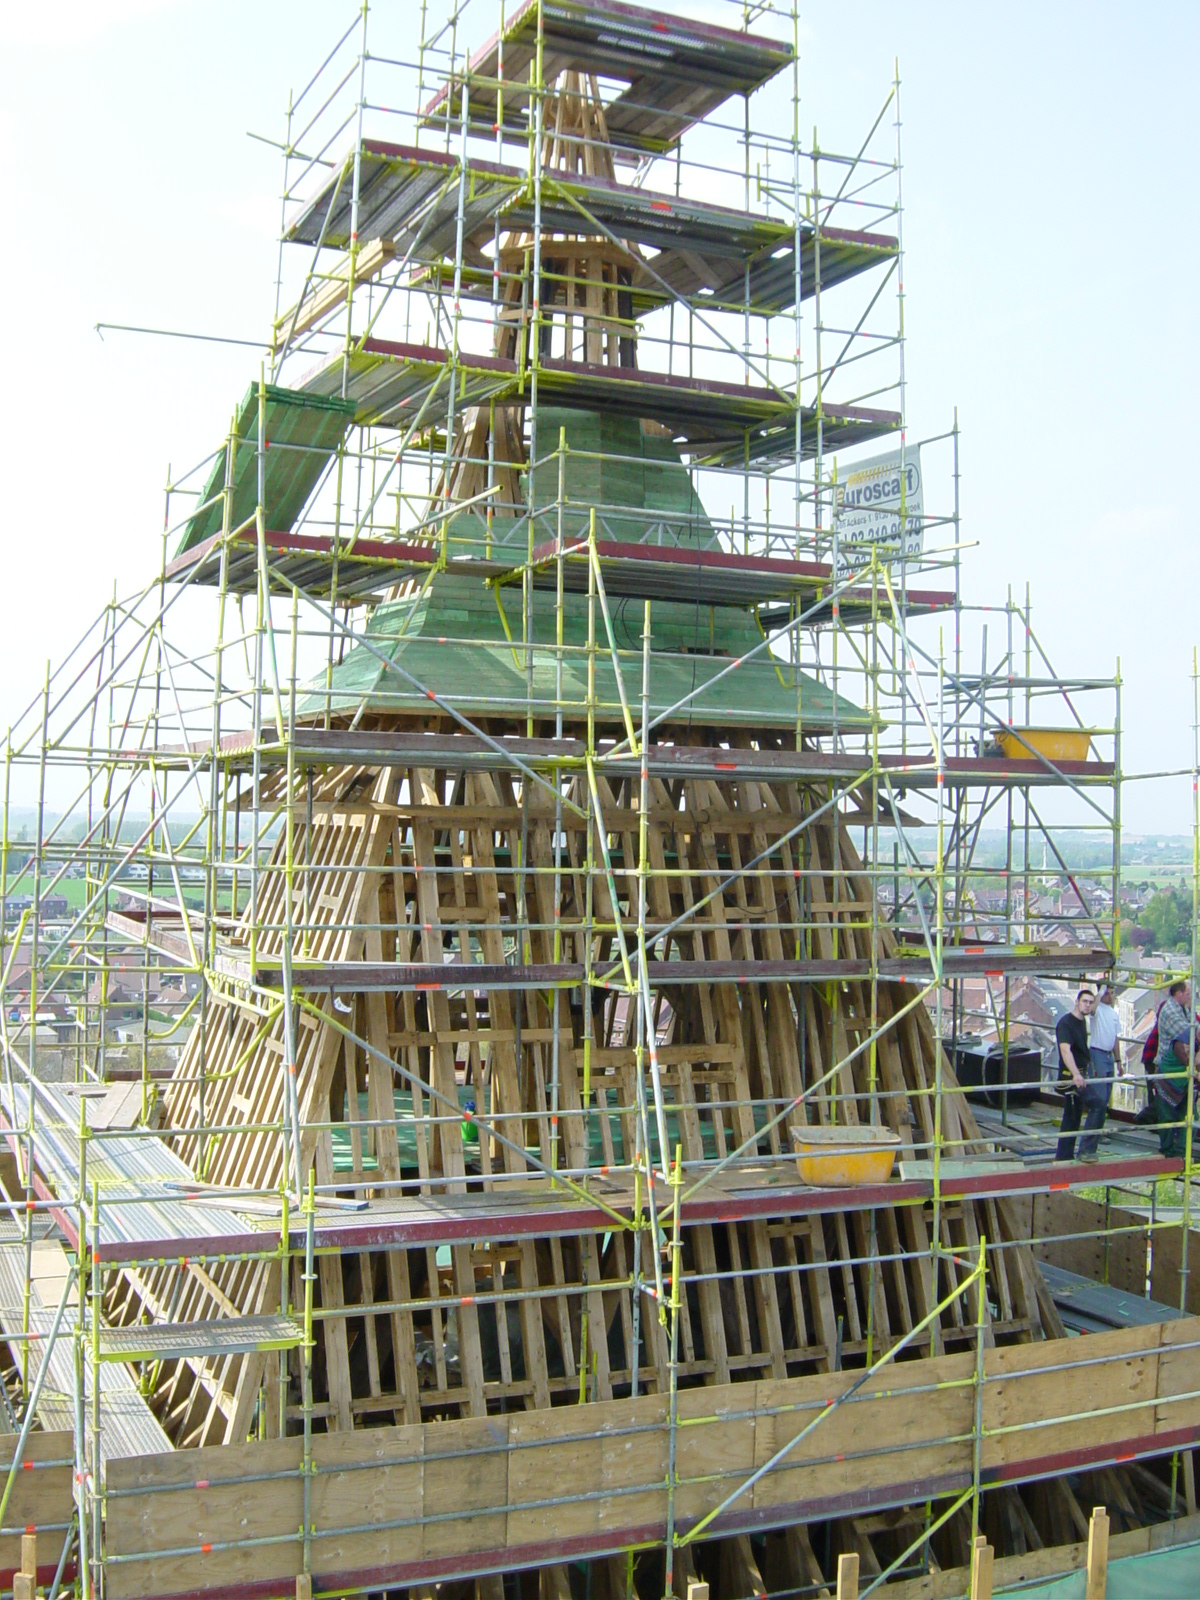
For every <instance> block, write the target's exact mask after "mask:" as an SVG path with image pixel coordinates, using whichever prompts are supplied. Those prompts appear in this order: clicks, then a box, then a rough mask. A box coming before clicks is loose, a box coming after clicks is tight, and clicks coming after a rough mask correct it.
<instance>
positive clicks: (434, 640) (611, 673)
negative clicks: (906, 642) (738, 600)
mask: <svg viewBox="0 0 1200 1600" xmlns="http://www.w3.org/2000/svg"><path fill="white" fill-rule="evenodd" d="M535 600H536V605H535V612H534V630H533V632H534V642H533V647H532V651H531V652H528V653H527V651H526V650H525V648H524V646H523V645H522V643H521V593H520V589H519V588H518V587H517V586H515V585H507V586H502V587H500V588H498V589H491V588H489V587H488V586H487V585H486V584H484V583H483V582H482V581H479V582H476V581H475V580H474V579H472V578H468V577H463V576H461V575H460V574H449V573H440V574H438V575H437V576H436V577H435V578H434V579H433V581H432V583H431V584H430V585H429V588H428V590H427V591H426V593H425V594H424V595H422V596H419V597H417V598H416V599H405V600H399V601H395V602H392V603H390V604H387V605H381V606H379V607H377V608H376V610H375V612H374V613H373V615H372V617H371V619H370V622H369V623H368V625H367V629H366V640H367V642H366V643H364V644H360V645H357V646H356V647H355V648H353V649H351V650H349V651H348V652H347V654H346V656H345V657H344V659H343V660H342V662H341V663H340V664H339V665H338V666H337V667H336V668H335V669H334V672H333V677H332V685H331V692H330V700H329V709H330V711H331V712H332V713H333V714H334V715H335V716H336V715H339V714H345V713H353V712H355V711H357V710H358V708H359V707H360V705H361V704H362V702H363V701H364V700H366V702H367V705H368V707H369V709H370V710H372V711H375V712H393V713H405V712H407V713H409V714H411V713H413V712H421V713H427V712H429V711H430V710H431V709H432V708H431V705H430V702H429V698H428V694H427V691H428V690H433V691H434V692H435V693H436V694H437V695H438V697H439V699H441V700H444V701H446V702H448V703H449V704H450V705H452V706H454V707H455V708H456V709H457V710H459V711H461V712H463V713H464V714H465V715H468V716H471V717H473V718H474V717H515V716H525V715H527V714H532V715H533V716H534V717H536V718H538V719H541V720H545V719H546V718H550V717H553V716H554V714H555V709H556V694H555V685H556V674H557V650H556V645H555V642H554V632H555V617H554V597H553V595H550V594H544V593H541V592H539V593H538V594H537V595H536V597H535ZM501 608H503V618H502V616H501ZM597 611H598V612H599V606H597ZM733 615H734V618H735V619H737V620H736V621H732V620H731V619H730V618H729V615H728V608H725V607H722V608H720V609H719V610H718V609H717V608H715V607H695V606H688V605H681V604H679V603H677V602H674V601H667V602H657V603H655V605H654V606H653V608H652V611H651V651H652V654H651V666H650V712H651V715H652V716H654V715H657V714H658V713H659V712H661V711H665V710H667V709H668V708H669V707H672V706H674V705H676V704H677V703H678V702H679V701H680V700H682V699H684V697H685V696H693V695H694V698H692V699H690V700H689V704H688V707H687V709H686V710H684V711H683V712H681V713H680V714H679V717H678V721H679V722H680V723H685V724H686V723H688V722H691V723H693V724H695V725H696V726H698V727H700V726H703V727H711V726H714V725H723V724H724V725H733V724H736V725H738V726H743V727H766V726H771V727H786V728H794V727H795V725H796V722H797V718H798V717H799V720H800V722H801V725H802V726H803V727H804V728H806V729H810V730H812V731H821V730H826V729H828V728H830V727H831V726H832V723H833V696H832V695H831V693H830V691H829V690H828V689H827V688H826V687H825V685H824V684H820V683H818V682H816V680H815V679H813V678H810V677H808V676H807V675H806V674H799V675H797V674H794V672H793V669H792V668H791V667H790V666H789V665H788V664H787V663H786V662H782V661H779V660H777V659H776V658H775V657H773V656H771V655H770V654H769V653H768V652H766V651H764V652H762V653H761V654H760V655H759V656H757V657H755V659H754V660H752V661H746V662H744V663H743V664H742V665H741V666H739V667H737V668H736V670H735V671H733V672H731V673H730V674H729V675H728V677H726V678H723V679H722V680H721V682H720V683H718V684H716V685H715V687H714V688H713V689H711V690H707V691H706V690H705V688H704V686H705V685H706V684H707V683H709V682H710V681H711V680H712V679H714V678H715V677H716V676H717V675H718V674H719V673H720V672H722V671H723V670H724V669H725V668H727V667H729V666H730V665H731V663H732V661H733V660H734V659H735V658H736V657H738V656H740V655H742V654H744V653H745V652H746V651H748V650H750V649H752V648H753V647H754V646H755V645H757V644H761V642H762V635H761V634H760V633H759V631H758V629H757V627H756V625H755V623H754V620H753V618H752V617H751V616H749V615H748V614H743V613H738V612H735V613H734V614H733ZM642 616H643V606H642V602H641V601H631V600H622V601H618V602H616V603H615V604H614V605H613V607H612V619H613V631H614V634H615V637H616V643H617V651H618V659H619V661H620V664H621V674H622V679H623V682H624V686H625V695H626V698H627V700H628V701H629V702H630V705H631V707H633V709H634V715H635V719H636V718H637V717H638V716H639V715H640V697H641V680H642V645H641V629H642ZM563 621H564V627H563V645H564V650H563V715H564V718H565V720H566V721H567V722H568V723H571V722H574V723H578V722H579V721H581V720H582V718H583V717H584V715H585V713H586V706H587V689H588V684H587V598H586V596H582V595H568V596H566V597H565V600H564V619H563ZM506 623H507V629H508V633H509V634H511V635H512V640H513V642H512V643H510V642H509V639H508V636H507V634H506V631H505V624H506ZM596 630H597V645H596V666H595V689H596V715H597V719H598V721H599V722H600V723H602V724H604V725H606V726H611V725H612V724H614V723H619V722H620V720H621V701H620V693H619V690H618V687H617V678H616V670H615V668H614V666H613V661H612V655H611V652H610V651H609V648H608V641H607V637H606V635H605V631H604V624H603V618H602V616H600V615H599V614H598V615H597V619H596ZM718 640H719V641H720V642H719V644H718V642H717V641H718ZM714 648H717V649H719V650H720V652H721V653H719V654H715V655H714V654H711V653H709V652H711V651H712V650H713V649H714ZM530 653H531V654H532V657H533V661H532V668H533V684H532V701H531V699H530V685H529V663H528V660H527V655H528V654H530ZM389 662H395V663H396V664H397V666H399V667H400V668H401V669H402V671H401V672H395V671H393V670H391V668H390V667H389V665H388V663H389ZM413 680H415V682H414V681H413ZM309 687H310V691H311V692H310V693H309V694H308V695H307V696H306V697H305V698H304V699H303V700H302V701H301V703H300V705H299V706H298V708H297V709H298V711H299V713H300V714H301V715H302V716H303V715H313V714H315V713H319V712H321V711H323V710H324V709H325V705H326V697H325V693H324V692H323V685H320V684H318V683H313V684H310V686H309ZM697 690H699V691H701V692H700V693H698V694H696V693H695V691H697ZM673 720H674V719H673ZM837 720H838V724H839V726H840V727H841V728H843V729H845V730H847V731H849V729H851V728H860V729H861V728H864V727H866V726H868V724H869V719H868V717H867V715H866V713H865V712H863V711H862V710H861V709H860V708H859V707H858V706H856V705H854V704H852V703H851V702H850V701H848V700H845V699H842V698H841V697H839V699H838V702H837Z"/></svg>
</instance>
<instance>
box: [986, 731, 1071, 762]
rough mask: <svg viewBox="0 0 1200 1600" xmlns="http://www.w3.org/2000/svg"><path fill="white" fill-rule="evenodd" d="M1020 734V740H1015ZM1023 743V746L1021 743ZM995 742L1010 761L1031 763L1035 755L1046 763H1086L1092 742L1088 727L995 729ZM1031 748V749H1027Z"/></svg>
mask: <svg viewBox="0 0 1200 1600" xmlns="http://www.w3.org/2000/svg"><path fill="white" fill-rule="evenodd" d="M1017 734H1020V736H1021V738H1020V739H1018V738H1017V737H1016V735H1017ZM1021 739H1024V740H1025V744H1022V743H1021ZM996 743H997V744H998V745H999V746H1000V748H1001V750H1003V751H1004V754H1005V755H1006V756H1007V757H1008V758H1009V760H1010V761H1033V760H1035V759H1036V758H1035V757H1034V755H1033V750H1036V751H1037V753H1038V755H1042V756H1045V758H1046V760H1047V761H1086V760H1087V758H1088V750H1089V748H1090V746H1091V743H1092V730H1091V729H1090V728H998V729H997V730H996ZM1029 745H1032V747H1033V750H1030V749H1028V748H1027V746H1029Z"/></svg>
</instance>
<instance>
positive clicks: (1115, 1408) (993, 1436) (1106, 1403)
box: [982, 1326, 1161, 1469]
mask: <svg viewBox="0 0 1200 1600" xmlns="http://www.w3.org/2000/svg"><path fill="white" fill-rule="evenodd" d="M1160 1331H1161V1329H1160V1327H1159V1326H1154V1327H1149V1328H1136V1329H1119V1330H1117V1331H1114V1332H1112V1333H1097V1334H1091V1335H1089V1337H1088V1338H1087V1340H1086V1341H1085V1342H1083V1343H1082V1344H1080V1343H1078V1342H1076V1341H1074V1340H1073V1341H1071V1343H1070V1344H1065V1343H1064V1342H1062V1341H1059V1340H1052V1341H1049V1342H1048V1343H1044V1344H1040V1345H1014V1346H1009V1347H1007V1348H1005V1349H1003V1350H991V1351H988V1352H987V1354H986V1357H985V1369H986V1372H987V1378H988V1381H987V1383H986V1385H985V1387H984V1392H983V1427H984V1441H983V1448H982V1460H983V1464H984V1466H985V1468H988V1469H992V1468H998V1467H1003V1466H1004V1465H1006V1464H1007V1463H1009V1462H1014V1461H1021V1460H1027V1459H1030V1458H1033V1457H1047V1456H1054V1455H1057V1454H1059V1453H1064V1452H1065V1453H1070V1452H1074V1451H1079V1450H1083V1449H1088V1448H1091V1447H1096V1446H1103V1445H1111V1444H1117V1443H1120V1442H1122V1441H1124V1440H1129V1439H1138V1438H1145V1437H1147V1436H1150V1435H1152V1434H1153V1433H1154V1431H1155V1409H1156V1408H1155V1401H1156V1398H1157V1390H1158V1344H1159V1335H1160ZM1073 1363H1075V1364H1073ZM1083 1363H1086V1364H1083Z"/></svg>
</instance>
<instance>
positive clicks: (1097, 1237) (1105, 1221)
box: [1013, 1194, 1200, 1316]
mask: <svg viewBox="0 0 1200 1600" xmlns="http://www.w3.org/2000/svg"><path fill="white" fill-rule="evenodd" d="M1013 1215H1014V1217H1015V1219H1016V1223H1017V1227H1018V1229H1019V1230H1020V1233H1021V1235H1022V1236H1023V1237H1025V1238H1027V1239H1029V1240H1030V1241H1031V1243H1032V1246H1033V1253H1034V1256H1035V1257H1036V1259H1037V1260H1038V1261H1048V1262H1049V1263H1050V1264H1051V1265H1052V1266H1055V1267H1064V1268H1065V1269H1066V1270H1067V1271H1068V1272H1078V1273H1079V1274H1080V1276H1081V1277H1084V1278H1091V1279H1092V1281H1093V1282H1095V1283H1107V1284H1111V1286H1112V1287H1113V1288H1114V1289H1123V1290H1124V1291H1125V1292H1126V1293H1128V1294H1136V1295H1139V1296H1141V1295H1144V1294H1145V1293H1146V1269H1147V1265H1149V1269H1150V1298H1151V1299H1152V1300H1157V1301H1159V1302H1160V1303H1161V1304H1163V1305H1168V1306H1177V1305H1178V1304H1179V1282H1180V1263H1181V1259H1182V1245H1183V1230H1182V1229H1181V1228H1180V1226H1179V1224H1178V1222H1176V1221H1174V1220H1172V1221H1171V1222H1170V1223H1169V1224H1168V1225H1164V1224H1162V1223H1159V1224H1158V1225H1157V1226H1155V1227H1154V1228H1153V1229H1152V1228H1151V1227H1150V1219H1149V1216H1148V1215H1146V1214H1144V1213H1141V1212H1135V1211H1126V1210H1125V1209H1124V1208H1123V1207H1122V1206H1120V1205H1110V1206H1109V1207H1108V1208H1107V1209H1106V1208H1105V1207H1104V1206H1103V1205H1102V1204H1100V1203H1099V1202H1098V1201H1096V1200H1087V1199H1085V1198H1084V1197H1083V1196H1082V1195H1078V1194H1039V1195H1023V1196H1021V1197H1020V1198H1019V1199H1017V1200H1015V1201H1014V1202H1013ZM1187 1266H1188V1277H1187V1310H1188V1311H1189V1312H1190V1313H1191V1314H1192V1315H1193V1316H1196V1315H1200V1234H1197V1233H1196V1232H1195V1231H1194V1230H1193V1231H1192V1233H1191V1236H1190V1239H1189V1243H1188V1260H1187Z"/></svg>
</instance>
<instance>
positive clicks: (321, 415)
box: [175, 383, 354, 556]
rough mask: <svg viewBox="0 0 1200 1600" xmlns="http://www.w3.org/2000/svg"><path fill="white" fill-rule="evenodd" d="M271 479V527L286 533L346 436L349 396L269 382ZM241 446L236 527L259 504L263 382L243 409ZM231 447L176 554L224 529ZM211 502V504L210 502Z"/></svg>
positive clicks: (217, 462) (220, 458) (216, 464)
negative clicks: (335, 396)
mask: <svg viewBox="0 0 1200 1600" xmlns="http://www.w3.org/2000/svg"><path fill="white" fill-rule="evenodd" d="M266 400H267V406H266V418H265V422H266V428H265V434H266V440H267V447H268V448H267V452H266V480H265V486H264V495H265V505H266V519H267V527H268V528H270V529H272V530H274V531H281V532H286V531H287V530H288V529H289V528H291V526H292V525H293V523H294V522H295V521H296V518H297V517H298V516H299V515H300V513H301V511H302V510H303V509H304V504H305V501H306V500H307V499H308V497H309V495H310V494H311V493H312V491H313V488H314V486H315V485H316V482H317V479H318V478H319V477H320V476H321V473H322V472H323V471H324V468H325V464H326V462H327V461H328V460H329V458H330V456H331V455H332V454H333V452H334V451H335V450H336V449H337V447H338V445H339V444H340V443H341V442H342V440H343V439H344V438H345V436H346V431H347V429H348V428H349V426H350V423H351V421H352V420H353V417H354V406H353V404H352V402H350V401H349V400H341V399H330V398H327V397H324V396H320V395H311V394H303V393H301V392H300V391H298V390H295V389H279V388H276V387H275V386H274V385H272V384H268V385H267V386H266ZM237 439H238V447H237V450H236V452H235V460H234V467H233V514H232V521H231V524H230V525H231V527H235V528H236V527H239V526H240V525H241V524H242V523H244V522H246V521H247V520H248V519H249V518H250V517H251V516H253V515H254V508H255V506H256V505H257V504H258V461H257V453H258V385H257V384H256V383H252V384H251V385H250V387H249V389H247V390H246V395H245V398H244V399H243V401H242V403H241V405H240V406H239V407H238V414H237ZM225 450H226V446H224V445H222V447H221V448H220V450H218V451H217V454H216V458H215V459H214V461H213V464H212V468H211V470H210V471H209V474H208V481H207V482H206V483H205V485H204V489H203V492H202V493H201V495H200V499H199V501H198V505H199V506H200V507H201V508H202V509H200V510H198V511H197V512H196V514H195V515H194V516H193V517H191V518H189V520H188V523H187V526H186V527H185V528H184V530H183V538H182V539H181V540H180V541H179V548H178V549H177V550H176V552H175V554H176V555H177V556H178V555H182V554H183V553H184V551H185V550H191V549H192V548H194V546H196V545H198V544H202V543H203V542H204V540H205V539H207V538H210V537H211V536H212V535H213V534H214V533H219V532H220V531H221V518H222V503H221V500H220V498H219V496H220V494H221V491H222V489H223V488H224V487H225ZM209 502H211V504H210V503H209Z"/></svg>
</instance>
